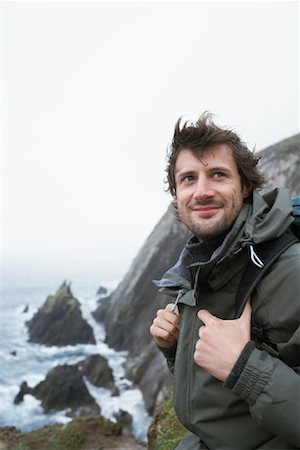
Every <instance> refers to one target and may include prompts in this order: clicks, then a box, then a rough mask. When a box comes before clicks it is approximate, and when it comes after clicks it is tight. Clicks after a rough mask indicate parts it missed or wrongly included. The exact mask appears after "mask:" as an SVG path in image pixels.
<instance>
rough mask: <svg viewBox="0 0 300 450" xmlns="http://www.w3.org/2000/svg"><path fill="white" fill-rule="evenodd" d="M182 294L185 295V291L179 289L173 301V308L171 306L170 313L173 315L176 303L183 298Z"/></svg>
mask: <svg viewBox="0 0 300 450" xmlns="http://www.w3.org/2000/svg"><path fill="white" fill-rule="evenodd" d="M184 293H185V290H184V289H181V290H180V291H179V292H178V294H177V297H176V299H175V303H174V306H173V308H172V311H171V312H172V313H175V309H176V306H177V303H178V302H179V300H180V299H181V297H182V296H183V294H184Z"/></svg>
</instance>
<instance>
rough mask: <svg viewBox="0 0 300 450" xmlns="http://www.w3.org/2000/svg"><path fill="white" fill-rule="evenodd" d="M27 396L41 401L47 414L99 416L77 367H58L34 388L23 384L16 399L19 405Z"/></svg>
mask: <svg viewBox="0 0 300 450" xmlns="http://www.w3.org/2000/svg"><path fill="white" fill-rule="evenodd" d="M25 394H31V395H33V396H34V397H36V398H37V399H39V400H41V405H42V407H43V409H44V411H45V412H46V413H48V412H50V411H62V410H64V409H70V413H69V414H70V416H72V417H73V416H85V417H88V416H97V415H99V414H100V408H99V406H98V405H97V403H96V401H95V399H94V398H93V397H92V396H91V395H90V393H89V391H88V390H87V387H86V385H85V384H84V381H83V378H82V374H81V373H80V371H79V370H78V367H77V366H76V365H70V366H68V365H63V366H57V367H55V368H54V369H52V370H50V372H49V373H48V374H47V377H46V378H45V380H44V381H42V382H41V383H38V384H37V385H36V386H35V387H34V388H30V387H29V386H28V385H27V383H26V382H24V383H22V385H21V388H20V392H19V393H18V395H17V396H16V398H15V403H16V404H18V403H20V402H21V401H22V400H23V397H24V395H25Z"/></svg>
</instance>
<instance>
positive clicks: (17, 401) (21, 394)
mask: <svg viewBox="0 0 300 450" xmlns="http://www.w3.org/2000/svg"><path fill="white" fill-rule="evenodd" d="M26 394H32V388H30V387H29V386H28V384H27V382H26V381H23V383H22V384H21V386H20V390H19V392H18V394H17V395H16V396H15V399H14V404H15V405H19V404H20V403H22V401H23V400H24V395H26Z"/></svg>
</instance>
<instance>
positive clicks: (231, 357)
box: [194, 302, 252, 381]
mask: <svg viewBox="0 0 300 450" xmlns="http://www.w3.org/2000/svg"><path fill="white" fill-rule="evenodd" d="M251 313H252V309H251V306H250V303H249V302H248V303H247V304H246V306H245V309H244V311H243V314H242V315H241V317H240V318H239V319H235V320H222V319H218V318H217V317H215V316H213V315H212V314H210V312H208V311H207V310H205V309H201V310H200V311H199V312H198V317H199V319H200V320H201V321H202V322H203V323H204V325H203V326H201V327H200V329H199V338H200V339H199V340H198V341H197V343H196V347H195V353H194V360H195V362H196V364H198V365H199V366H201V367H202V368H203V369H205V370H207V372H209V373H210V374H211V375H212V376H214V377H215V378H217V379H218V380H220V381H224V380H226V378H227V377H228V375H229V373H230V372H231V369H232V368H233V366H234V365H235V363H236V361H237V360H238V358H239V356H240V354H241V352H242V350H243V348H244V347H245V345H246V344H247V342H249V341H250V340H251Z"/></svg>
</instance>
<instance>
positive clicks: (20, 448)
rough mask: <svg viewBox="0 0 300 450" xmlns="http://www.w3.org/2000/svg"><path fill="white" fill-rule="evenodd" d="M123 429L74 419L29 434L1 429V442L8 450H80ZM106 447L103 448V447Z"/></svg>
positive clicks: (100, 420)
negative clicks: (64, 423)
mask: <svg viewBox="0 0 300 450" xmlns="http://www.w3.org/2000/svg"><path fill="white" fill-rule="evenodd" d="M121 431H122V427H121V426H120V425H119V424H116V423H114V422H111V421H110V420H108V419H105V418H103V417H95V418H87V419H83V418H75V419H73V421H72V422H70V423H68V424H66V425H59V424H55V425H47V426H45V427H43V428H40V429H39V430H36V431H32V432H30V433H20V432H18V431H17V430H16V429H15V428H13V427H10V428H7V429H4V430H3V434H2V435H0V443H1V441H2V443H4V445H5V446H4V447H1V445H0V448H4V449H7V450H10V449H12V450H80V449H82V448H93V446H94V442H93V441H96V442H98V443H99V442H100V441H101V439H102V438H104V439H105V437H108V436H111V437H114V436H118V437H119V436H120V435H121ZM104 448H105V447H104Z"/></svg>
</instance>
